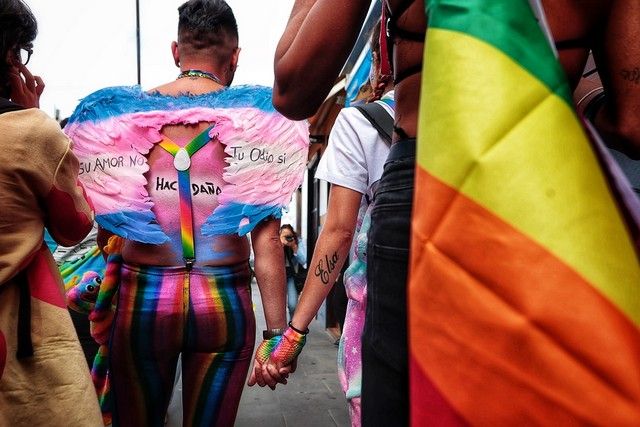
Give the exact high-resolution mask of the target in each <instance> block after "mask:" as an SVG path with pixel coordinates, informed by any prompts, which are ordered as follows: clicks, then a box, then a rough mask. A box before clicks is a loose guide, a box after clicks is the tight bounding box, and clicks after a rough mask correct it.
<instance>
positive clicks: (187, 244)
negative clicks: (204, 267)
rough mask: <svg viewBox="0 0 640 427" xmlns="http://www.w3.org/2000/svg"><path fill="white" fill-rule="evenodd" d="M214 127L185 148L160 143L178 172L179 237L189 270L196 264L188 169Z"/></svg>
mask: <svg viewBox="0 0 640 427" xmlns="http://www.w3.org/2000/svg"><path fill="white" fill-rule="evenodd" d="M214 126H215V125H211V126H209V127H208V128H207V129H205V130H204V131H203V132H202V133H200V134H199V135H198V136H196V137H195V138H194V139H193V140H191V142H189V143H188V144H187V145H186V146H185V147H179V146H178V144H176V143H175V142H173V141H171V140H170V139H169V138H167V137H164V139H163V140H162V141H161V142H160V147H162V148H163V149H164V150H166V151H167V152H168V153H169V154H171V155H172V156H173V166H174V167H175V168H176V170H177V171H178V195H179V197H180V236H181V239H182V257H183V259H184V263H185V266H186V267H187V269H188V270H191V268H192V267H193V264H194V263H195V262H196V250H195V240H194V237H193V205H192V203H191V178H190V175H189V168H190V167H191V157H192V156H193V155H194V154H195V153H196V152H197V151H198V150H199V149H201V148H202V147H204V146H205V145H206V144H207V142H209V141H210V140H211V138H209V132H210V131H211V129H213V128H214Z"/></svg>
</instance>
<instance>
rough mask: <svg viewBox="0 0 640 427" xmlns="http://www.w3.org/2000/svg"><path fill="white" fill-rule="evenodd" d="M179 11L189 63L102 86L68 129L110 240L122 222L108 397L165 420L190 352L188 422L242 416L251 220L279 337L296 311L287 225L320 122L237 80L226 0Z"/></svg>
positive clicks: (183, 55) (114, 271)
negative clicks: (159, 81) (295, 114)
mask: <svg viewBox="0 0 640 427" xmlns="http://www.w3.org/2000/svg"><path fill="white" fill-rule="evenodd" d="M178 11H179V25H178V40H177V41H175V42H173V43H172V46H171V50H172V54H173V59H174V62H175V65H176V66H177V67H178V68H179V69H180V72H179V74H178V76H177V78H176V79H175V80H174V81H171V82H168V83H166V84H164V85H161V86H159V87H157V88H155V89H153V90H150V91H143V90H141V88H140V87H137V86H135V87H112V88H106V89H102V90H99V91H97V92H95V93H93V94H91V95H89V96H88V97H86V98H85V99H84V100H82V102H81V103H80V105H79V106H78V107H77V109H76V111H75V112H74V114H73V115H72V116H71V118H70V120H69V123H68V125H67V127H66V128H65V130H66V132H67V134H68V135H69V136H70V137H71V139H72V140H73V141H74V152H75V154H76V155H77V156H78V159H79V161H80V180H81V182H82V183H83V184H84V186H85V188H86V189H87V192H88V193H89V195H90V197H91V198H92V200H93V202H94V206H95V209H96V219H97V221H98V223H99V225H100V227H101V229H102V237H103V238H102V239H101V241H102V242H103V243H104V242H105V241H106V237H108V236H109V235H115V236H116V237H110V238H109V239H110V244H109V245H108V246H107V247H108V248H111V249H110V250H111V251H112V253H111V254H110V255H109V259H112V260H113V261H115V265H114V262H111V263H110V264H111V265H109V264H108V265H107V274H106V277H105V279H104V281H103V283H102V286H101V289H100V292H101V293H102V292H103V289H102V288H104V291H105V292H108V291H109V290H111V292H113V286H112V284H116V285H117V287H118V290H117V293H114V295H115V297H114V299H113V304H115V306H116V309H115V315H114V316H113V322H112V323H113V325H112V327H111V329H110V348H109V356H108V357H109V363H108V366H109V374H108V381H109V386H110V390H111V398H110V399H107V400H103V403H105V402H107V403H108V402H109V401H111V403H112V406H111V408H108V407H106V408H105V407H103V411H108V410H111V411H112V419H113V424H114V425H120V426H122V425H131V426H140V425H146V426H159V425H163V422H164V419H165V414H166V411H167V405H168V403H169V399H170V397H171V391H172V386H173V380H174V376H175V373H176V361H177V359H178V355H180V354H181V355H182V381H183V406H184V416H183V417H184V424H185V425H195V424H197V425H225V426H226V425H233V422H234V419H235V416H236V412H237V408H238V403H239V400H240V395H241V393H242V388H243V386H244V382H245V377H246V375H247V372H248V369H249V365H250V363H251V358H252V354H253V345H254V337H255V319H254V313H253V307H252V303H251V288H250V282H251V270H250V268H249V263H248V260H249V252H250V244H249V241H248V239H247V237H246V235H247V234H248V233H251V242H252V246H253V250H254V252H255V275H256V279H257V282H258V286H259V288H260V293H261V297H262V301H263V305H264V310H265V318H266V323H267V328H268V329H267V330H266V331H264V332H263V336H264V338H265V340H270V339H272V338H274V337H277V338H278V339H280V338H282V334H283V331H284V330H285V326H286V315H285V309H284V307H285V303H284V301H285V292H284V290H285V286H284V277H285V274H284V260H283V252H282V248H281V245H280V239H279V237H278V233H279V228H280V216H281V214H282V209H283V208H284V207H286V206H287V205H288V204H289V201H290V198H291V194H292V193H293V191H294V190H295V189H297V188H298V186H299V185H300V183H301V182H302V177H303V172H304V168H305V164H306V159H307V149H308V143H309V142H308V129H307V125H306V123H305V122H293V121H290V120H288V119H286V118H285V117H284V116H282V115H281V114H279V113H277V112H276V111H275V109H274V107H273V105H272V101H271V90H270V89H269V88H265V87H258V86H237V87H230V85H231V82H232V80H233V77H234V73H235V71H236V67H237V64H238V56H239V53H240V48H239V47H238V30H237V24H236V20H235V17H234V14H233V11H232V10H231V8H230V7H229V5H228V4H227V3H226V2H224V1H223V0H189V1H187V2H186V3H184V4H183V5H182V6H180V7H179V8H178ZM118 239H122V240H121V241H120V243H117V242H116V240H118ZM113 248H118V250H117V253H114V252H113ZM116 255H117V256H116ZM100 301H101V297H100V295H99V296H98V301H97V302H96V305H100ZM109 305H110V304H109ZM92 316H93V317H92V318H93V319H94V320H95V319H96V318H97V316H98V315H97V314H96V313H93V314H92ZM103 332H104V331H103ZM304 338H305V337H304V335H303V334H300V335H299V336H296V337H291V336H289V337H288V339H297V340H298V342H299V345H300V346H302V345H303V344H304Z"/></svg>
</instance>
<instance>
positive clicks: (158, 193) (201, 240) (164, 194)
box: [123, 79, 249, 266]
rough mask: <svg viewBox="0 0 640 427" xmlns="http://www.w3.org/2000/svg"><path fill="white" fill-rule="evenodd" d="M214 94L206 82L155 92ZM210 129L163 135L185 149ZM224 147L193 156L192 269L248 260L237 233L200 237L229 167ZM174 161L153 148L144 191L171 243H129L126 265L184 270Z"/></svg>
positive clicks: (175, 128) (215, 144) (177, 128)
mask: <svg viewBox="0 0 640 427" xmlns="http://www.w3.org/2000/svg"><path fill="white" fill-rule="evenodd" d="M212 89H215V87H214V86H213V84H212V83H209V82H208V81H206V80H197V81H196V80H187V79H184V80H177V81H175V82H171V83H169V84H166V85H164V86H161V87H159V88H157V89H154V90H153V92H159V93H161V94H163V95H171V96H176V95H179V94H184V93H187V92H188V93H191V94H194V95H195V94H204V93H208V92H211V91H212ZM210 125H211V124H210V123H206V122H201V123H197V124H193V125H187V124H181V125H168V126H165V127H164V128H163V129H162V134H163V135H164V136H166V137H167V138H169V139H170V140H171V141H173V142H175V143H176V144H177V145H178V146H180V147H184V146H185V145H187V144H188V143H189V142H190V141H191V140H192V139H193V138H195V137H196V136H197V135H198V134H200V133H201V132H203V131H204V130H205V129H206V128H208V127H209V126H210ZM225 157H226V154H225V152H224V147H223V145H222V144H221V143H220V142H219V141H218V140H217V139H212V140H210V141H209V142H208V143H207V144H206V145H205V146H204V147H202V148H201V149H200V150H198V151H197V152H196V153H195V154H193V156H192V157H191V167H190V168H189V175H190V179H191V188H190V190H191V200H192V206H193V228H194V240H195V248H196V264H195V265H201V266H202V265H213V266H215V265H229V264H235V263H238V262H242V261H244V260H247V259H248V258H249V242H248V239H247V238H246V237H244V236H243V237H240V236H238V235H237V234H230V235H229V234H227V235H222V236H203V235H202V233H201V232H200V230H201V228H202V225H203V224H204V222H205V221H206V219H207V217H208V216H209V215H210V214H211V212H213V210H214V209H215V208H216V207H217V206H218V204H219V202H218V197H219V195H220V194H221V191H222V190H221V189H222V187H223V180H222V173H223V169H224V167H225V166H227V163H226V161H225ZM173 161H174V158H173V156H172V155H171V154H169V153H168V152H167V151H165V150H164V149H163V148H162V147H160V145H158V144H156V145H155V146H154V148H153V149H152V150H151V151H150V153H149V155H148V163H149V172H147V173H146V174H145V177H146V178H147V182H148V184H147V190H148V191H149V195H150V197H151V199H152V200H153V203H154V207H153V212H154V214H155V216H156V218H157V220H158V223H159V224H160V227H161V228H162V230H163V231H164V232H165V234H167V236H169V238H170V239H171V241H170V242H169V243H165V244H162V245H148V244H143V243H139V242H134V241H127V243H126V245H125V247H124V250H123V258H124V260H125V261H126V262H128V263H135V264H145V265H162V266H183V265H184V260H183V255H182V243H181V234H180V210H179V203H180V199H179V190H178V177H177V171H176V169H175V167H174V165H173Z"/></svg>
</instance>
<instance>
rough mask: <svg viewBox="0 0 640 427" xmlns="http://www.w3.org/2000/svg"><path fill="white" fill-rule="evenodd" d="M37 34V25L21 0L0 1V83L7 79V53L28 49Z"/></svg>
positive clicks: (34, 18)
mask: <svg viewBox="0 0 640 427" xmlns="http://www.w3.org/2000/svg"><path fill="white" fill-rule="evenodd" d="M37 34H38V23H37V22H36V17H35V16H34V15H33V12H31V9H29V6H27V5H26V4H25V3H24V2H23V1H22V0H1V1H0V55H1V56H0V82H2V83H5V82H6V81H7V78H8V77H7V73H8V71H9V64H7V63H6V60H5V58H6V57H7V52H9V51H10V50H11V49H16V48H21V47H30V45H31V43H32V42H33V40H35V38H36V35H37Z"/></svg>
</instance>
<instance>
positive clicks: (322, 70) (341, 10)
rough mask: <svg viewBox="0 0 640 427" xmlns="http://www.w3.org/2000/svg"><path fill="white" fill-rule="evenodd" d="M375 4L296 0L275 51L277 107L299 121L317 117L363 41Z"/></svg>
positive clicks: (362, 0) (360, 0)
mask: <svg viewBox="0 0 640 427" xmlns="http://www.w3.org/2000/svg"><path fill="white" fill-rule="evenodd" d="M370 3H371V0H348V1H345V0H296V2H295V3H294V5H293V9H292V11H291V16H290V17H289V22H288V23H287V27H286V28H285V31H284V33H283V35H282V37H281V39H280V42H279V43H278V47H277V48H276V55H275V62H274V72H275V82H274V85H273V104H274V106H275V107H276V109H277V110H278V111H280V112H281V113H282V114H284V115H285V116H287V117H289V118H290V119H294V120H301V119H305V118H307V117H310V116H312V115H313V114H314V113H315V112H316V110H317V109H318V107H320V105H321V104H322V101H324V99H325V97H326V96H327V94H328V93H329V91H330V90H331V86H332V85H333V83H334V81H335V79H336V77H338V73H339V72H340V69H341V68H342V66H343V65H344V63H345V61H346V59H347V56H348V55H349V53H350V52H351V49H352V48H353V45H354V43H355V41H356V38H357V37H358V33H359V31H360V28H361V27H362V23H363V22H364V18H365V17H366V14H367V11H368V9H369V5H370Z"/></svg>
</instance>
